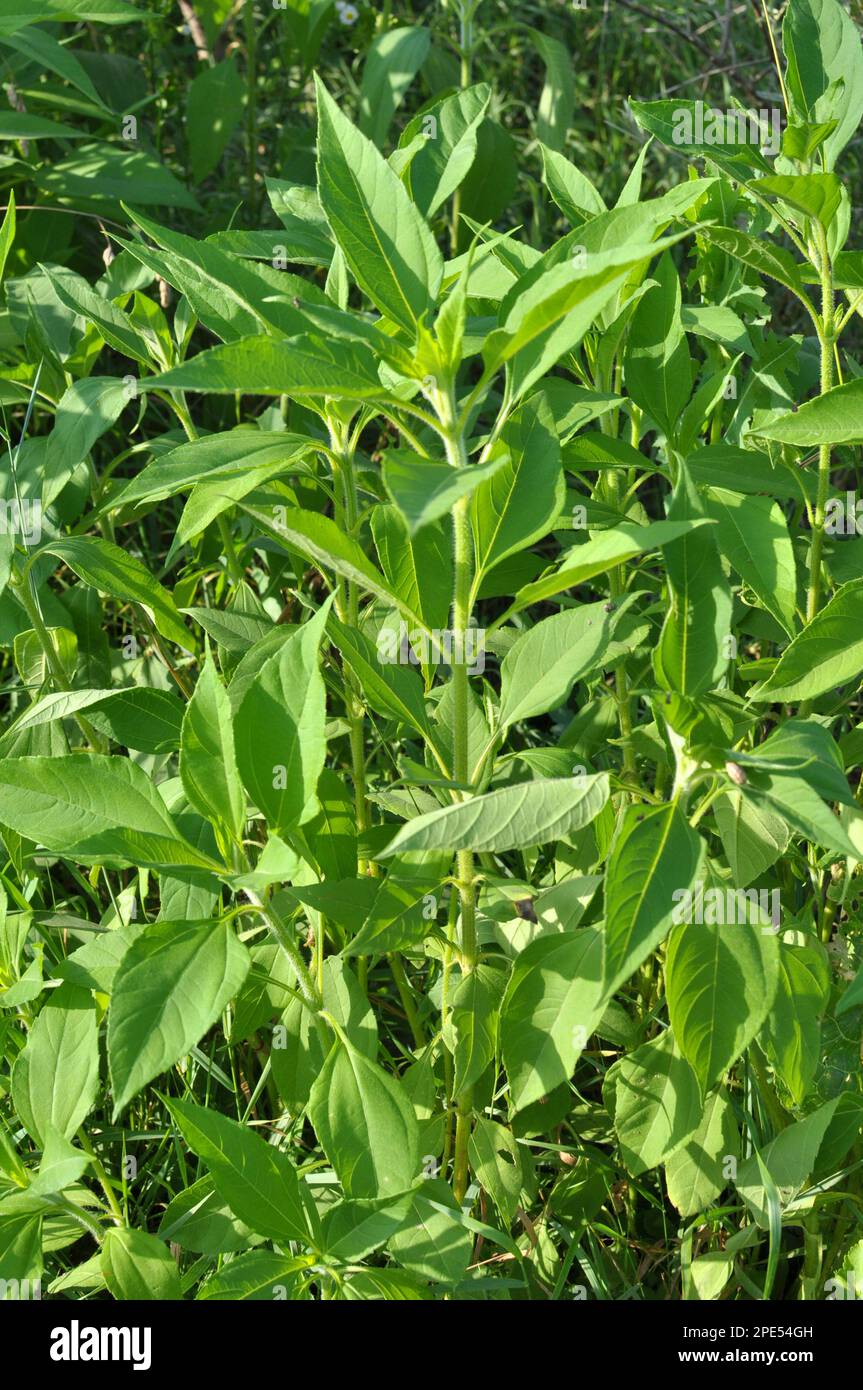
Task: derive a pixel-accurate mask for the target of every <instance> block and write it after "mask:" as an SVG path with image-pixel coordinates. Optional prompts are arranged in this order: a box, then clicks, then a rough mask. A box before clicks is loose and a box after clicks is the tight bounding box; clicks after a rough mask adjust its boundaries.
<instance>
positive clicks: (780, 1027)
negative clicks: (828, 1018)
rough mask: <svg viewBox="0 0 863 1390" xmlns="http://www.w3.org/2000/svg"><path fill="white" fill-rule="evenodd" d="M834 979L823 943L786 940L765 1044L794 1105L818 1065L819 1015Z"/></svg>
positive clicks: (798, 1100) (796, 1103)
mask: <svg viewBox="0 0 863 1390" xmlns="http://www.w3.org/2000/svg"><path fill="white" fill-rule="evenodd" d="M830 983H831V982H830V964H829V960H828V957H827V954H826V952H825V951H824V948H823V947H822V946H820V945H816V944H813V945H809V946H792V945H790V944H788V943H785V942H783V944H782V946H781V948H780V952H779V977H778V982H777V990H776V997H775V998H774V1000H773V1005H772V1008H771V1010H770V1016H769V1019H768V1022H767V1030H766V1032H767V1045H768V1046H767V1050H768V1053H769V1056H770V1058H771V1060H772V1062H773V1064H774V1066H775V1067H776V1070H777V1071H778V1073H779V1075H780V1076H781V1078H782V1080H783V1082H784V1083H785V1085H786V1086H787V1087H788V1090H789V1091H790V1093H791V1096H792V1098H793V1100H794V1103H795V1105H802V1104H803V1102H804V1100H805V1098H806V1095H807V1092H808V1091H809V1088H810V1086H811V1084H812V1081H813V1079H814V1077H815V1073H816V1071H817V1068H818V1062H819V1060H820V1056H821V1022H820V1020H821V1015H822V1014H823V1012H824V1010H825V1008H826V1006H827V1001H828V999H829V996H830ZM838 1012H839V1010H838V1009H837V1013H838Z"/></svg>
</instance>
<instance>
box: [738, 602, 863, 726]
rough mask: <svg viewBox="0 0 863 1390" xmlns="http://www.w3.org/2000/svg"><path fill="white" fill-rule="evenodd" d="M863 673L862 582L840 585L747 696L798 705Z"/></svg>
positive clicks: (855, 678) (857, 678) (853, 679)
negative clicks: (799, 702) (763, 679)
mask: <svg viewBox="0 0 863 1390" xmlns="http://www.w3.org/2000/svg"><path fill="white" fill-rule="evenodd" d="M861 673H863V579H855V580H851V581H850V582H849V583H847V584H843V585H842V587H841V589H838V590H837V592H836V593H835V594H834V595H833V597H832V598H831V600H830V602H829V603H828V604H827V605H826V607H825V608H822V610H821V612H820V613H817V614H816V615H815V617H814V618H813V619H812V621H811V622H810V623H808V624H807V625H806V627H805V628H804V629H803V631H802V632H799V633H798V634H797V636H796V637H795V638H794V640H793V641H792V642H791V643H790V644H789V646H787V647H786V648H785V651H784V652H783V653H782V655H781V656H780V658H779V661H778V662H777V664H776V666H775V667H774V669H773V671H772V672H771V674H770V675H769V676H768V678H767V680H766V681H764V682H763V683H762V684H761V685H759V686H757V687H756V689H755V690H753V691H752V692H751V694H750V699H752V700H759V701H762V700H769V701H771V702H773V701H787V702H791V701H794V702H797V701H801V700H813V699H815V697H816V696H818V695H823V694H824V693H825V691H828V690H835V689H836V687H837V686H839V685H845V684H847V683H848V682H849V681H854V682H855V684H856V683H857V681H858V680H859V677H860V675H861Z"/></svg>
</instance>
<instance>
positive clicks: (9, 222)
mask: <svg viewBox="0 0 863 1390" xmlns="http://www.w3.org/2000/svg"><path fill="white" fill-rule="evenodd" d="M14 241H15V193H14V190H13V189H11V188H10V190H9V204H8V206H7V208H6V216H5V217H4V218H3V224H2V226H0V282H2V280H3V272H4V270H5V269H6V261H7V259H8V257H9V252H10V251H11V250H12V245H13V242H14Z"/></svg>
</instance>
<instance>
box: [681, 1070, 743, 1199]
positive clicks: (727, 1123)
mask: <svg viewBox="0 0 863 1390" xmlns="http://www.w3.org/2000/svg"><path fill="white" fill-rule="evenodd" d="M739 1149H740V1136H739V1134H738V1132H737V1124H736V1122H735V1118H734V1110H733V1109H732V1106H731V1102H730V1101H729V1099H728V1093H727V1091H725V1090H724V1089H723V1087H721V1086H720V1087H719V1088H718V1090H716V1091H713V1092H712V1094H711V1095H709V1096H708V1097H707V1100H706V1101H705V1104H704V1113H703V1115H702V1117H701V1120H700V1122H699V1124H698V1128H697V1129H696V1130H695V1131H694V1133H693V1135H692V1138H691V1139H688V1140H687V1141H686V1143H685V1144H684V1145H683V1147H682V1148H679V1149H677V1151H676V1152H675V1153H674V1154H673V1155H672V1156H671V1158H669V1159H668V1160H667V1162H666V1164H665V1181H666V1185H667V1187H668V1197H669V1200H670V1201H671V1202H672V1203H673V1204H674V1206H675V1207H677V1210H678V1211H679V1212H680V1215H681V1216H684V1217H685V1216H697V1215H698V1213H699V1212H701V1211H704V1209H705V1208H706V1207H709V1206H710V1205H711V1203H712V1202H714V1201H715V1200H716V1198H717V1197H718V1196H719V1195H720V1193H721V1192H723V1191H724V1189H725V1188H726V1187H727V1186H728V1183H729V1181H730V1178H729V1177H728V1176H727V1175H726V1174H727V1170H728V1159H729V1158H731V1159H734V1160H735V1161H736V1159H737V1157H738V1153H739Z"/></svg>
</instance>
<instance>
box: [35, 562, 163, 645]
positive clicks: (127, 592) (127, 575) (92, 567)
mask: <svg viewBox="0 0 863 1390" xmlns="http://www.w3.org/2000/svg"><path fill="white" fill-rule="evenodd" d="M43 553H45V554H48V555H54V556H56V558H57V559H58V560H62V561H63V562H64V563H65V564H67V565H68V566H69V568H70V569H71V570H74V572H75V574H77V576H78V578H79V579H83V581H84V583H85V584H92V586H93V588H94V589H98V590H99V591H100V593H103V594H110V596H111V598H115V599H119V601H120V602H121V603H128V602H129V601H130V600H131V601H132V602H133V603H139V604H140V605H141V607H142V608H143V609H144V611H145V612H146V613H147V614H148V615H149V616H150V617H151V619H152V621H153V623H154V624H155V627H156V629H157V631H159V632H160V633H161V634H162V636H163V637H167V639H168V641H169V642H176V643H177V645H178V646H180V647H183V648H185V649H186V650H188V645H189V633H188V632H187V630H186V628H185V627H184V625H183V622H182V619H181V617H180V614H179V613H178V612H177V608H176V605H175V603H174V600H173V598H172V596H171V594H170V593H169V592H168V590H167V589H165V588H163V586H162V585H161V584H160V583H159V582H158V580H156V579H154V578H153V576H152V575H151V574H150V571H149V570H148V569H147V567H146V565H144V564H143V562H142V561H141V560H138V559H136V558H135V556H134V555H130V554H128V552H127V551H125V550H122V549H121V548H120V546H118V545H114V544H113V542H111V541H106V540H103V539H102V538H101V537H98V536H66V537H65V538H63V539H62V540H56V541H50V542H49V544H48V545H46V546H43Z"/></svg>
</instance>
